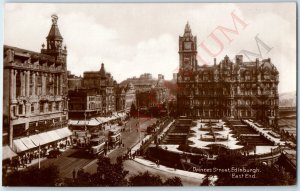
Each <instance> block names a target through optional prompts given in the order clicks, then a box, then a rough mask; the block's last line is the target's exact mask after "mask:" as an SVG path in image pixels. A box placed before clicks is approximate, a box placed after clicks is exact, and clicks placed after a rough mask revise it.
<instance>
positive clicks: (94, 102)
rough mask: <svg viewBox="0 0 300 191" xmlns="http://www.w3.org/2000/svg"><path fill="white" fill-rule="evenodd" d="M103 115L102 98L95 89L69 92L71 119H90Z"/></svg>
mask: <svg viewBox="0 0 300 191" xmlns="http://www.w3.org/2000/svg"><path fill="white" fill-rule="evenodd" d="M101 114H102V96H101V95H100V94H99V93H98V92H97V91H96V90H95V89H76V90H69V118H70V119H89V118H91V117H95V116H100V115H101Z"/></svg>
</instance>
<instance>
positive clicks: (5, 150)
mask: <svg viewBox="0 0 300 191" xmlns="http://www.w3.org/2000/svg"><path fill="white" fill-rule="evenodd" d="M15 156H18V155H17V154H16V153H15V152H14V151H12V150H11V148H10V147H9V146H8V145H5V146H3V147H2V160H6V159H11V158H13V157H15Z"/></svg>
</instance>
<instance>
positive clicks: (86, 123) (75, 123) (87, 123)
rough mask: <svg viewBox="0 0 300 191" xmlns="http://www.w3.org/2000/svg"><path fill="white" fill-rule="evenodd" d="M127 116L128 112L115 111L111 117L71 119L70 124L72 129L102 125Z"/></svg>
mask: <svg viewBox="0 0 300 191" xmlns="http://www.w3.org/2000/svg"><path fill="white" fill-rule="evenodd" d="M125 117H126V113H113V114H112V116H110V117H94V118H91V119H89V120H69V123H68V124H69V126H70V127H71V129H76V127H87V128H88V127H101V125H104V124H106V123H109V122H113V121H116V120H120V119H121V120H123V119H124V118H125ZM74 127H75V128H74Z"/></svg>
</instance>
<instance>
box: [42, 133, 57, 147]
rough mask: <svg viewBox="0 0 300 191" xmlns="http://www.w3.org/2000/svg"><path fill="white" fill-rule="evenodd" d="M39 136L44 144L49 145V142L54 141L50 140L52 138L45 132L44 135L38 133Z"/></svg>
mask: <svg viewBox="0 0 300 191" xmlns="http://www.w3.org/2000/svg"><path fill="white" fill-rule="evenodd" d="M39 135H40V136H41V138H42V139H43V140H44V141H45V143H44V144H47V143H51V142H53V141H55V140H52V138H51V137H49V135H48V134H47V133H46V132H45V133H40V134H39Z"/></svg>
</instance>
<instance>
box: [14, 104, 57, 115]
mask: <svg viewBox="0 0 300 191" xmlns="http://www.w3.org/2000/svg"><path fill="white" fill-rule="evenodd" d="M13 110H14V111H13V112H14V115H15V116H16V115H25V113H26V109H25V105H24V104H20V105H18V106H14V107H13ZM30 110H31V113H32V114H34V113H37V112H39V113H46V112H53V111H59V102H48V103H43V102H39V103H33V104H31V109H30Z"/></svg>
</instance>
